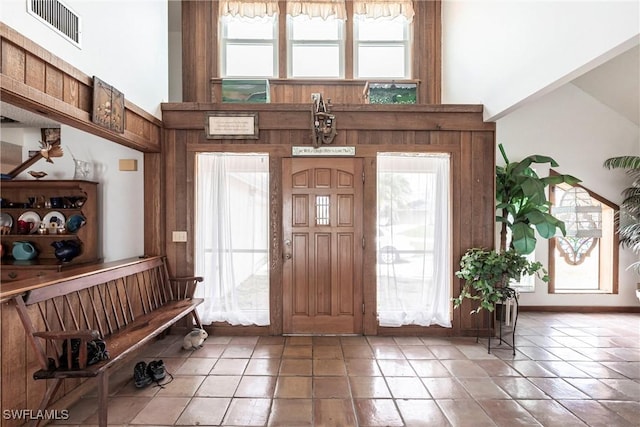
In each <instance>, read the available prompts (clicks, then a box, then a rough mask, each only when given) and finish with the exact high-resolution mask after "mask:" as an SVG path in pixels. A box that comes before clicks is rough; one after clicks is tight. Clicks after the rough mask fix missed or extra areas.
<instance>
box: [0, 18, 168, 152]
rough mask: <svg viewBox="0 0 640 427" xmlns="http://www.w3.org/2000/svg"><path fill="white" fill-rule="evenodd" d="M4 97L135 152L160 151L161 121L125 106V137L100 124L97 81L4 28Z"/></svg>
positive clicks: (0, 52)
mask: <svg viewBox="0 0 640 427" xmlns="http://www.w3.org/2000/svg"><path fill="white" fill-rule="evenodd" d="M125 95H126V94H125ZM0 97H1V98H2V100H3V101H4V102H8V103H10V104H13V105H15V106H17V107H20V108H23V109H25V110H29V111H31V112H34V113H36V114H39V115H43V116H45V117H48V118H50V119H52V120H55V121H58V122H60V123H63V124H67V125H69V126H73V127H75V128H78V129H81V130H83V131H85V132H88V133H91V134H94V135H98V136H100V137H102V138H105V139H108V140H110V141H114V142H117V143H119V144H122V145H124V146H127V147H130V148H133V149H135V150H139V151H142V152H159V151H160V130H161V128H162V122H161V121H160V120H158V119H157V118H156V117H154V116H152V115H151V114H149V113H147V112H146V111H144V110H142V109H141V108H139V107H137V106H136V105H135V104H133V103H131V102H129V101H126V100H125V131H124V133H122V134H121V133H118V132H113V131H111V130H108V129H105V128H103V127H101V126H98V125H96V124H94V123H93V122H92V121H91V109H92V105H93V78H92V77H90V76H88V75H86V74H83V73H82V72H80V71H79V70H78V69H76V68H74V67H72V66H71V65H69V64H68V63H66V62H64V61H63V60H62V59H60V58H58V57H56V56H54V55H53V54H51V53H50V52H48V51H46V50H45V49H43V48H42V47H40V46H39V45H37V44H35V43H34V42H32V41H31V40H29V39H27V38H26V37H24V36H23V35H21V34H20V33H18V32H17V31H15V30H13V29H12V28H11V27H9V26H7V25H6V24H4V23H2V22H0Z"/></svg>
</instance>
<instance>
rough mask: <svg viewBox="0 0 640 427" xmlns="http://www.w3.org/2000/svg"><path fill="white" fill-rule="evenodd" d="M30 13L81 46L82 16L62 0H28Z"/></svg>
mask: <svg viewBox="0 0 640 427" xmlns="http://www.w3.org/2000/svg"><path fill="white" fill-rule="evenodd" d="M27 5H28V10H29V13H30V14H31V15H33V16H35V17H36V18H38V19H39V20H41V21H42V22H44V23H45V24H47V25H48V26H50V27H51V28H53V29H54V30H55V31H57V32H58V33H59V34H60V35H61V36H62V37H64V38H65V39H67V40H68V41H70V42H71V43H73V44H74V45H76V46H77V47H80V16H78V14H76V13H75V12H74V11H73V10H71V8H70V7H69V6H67V5H66V4H64V3H63V2H61V1H60V0H27Z"/></svg>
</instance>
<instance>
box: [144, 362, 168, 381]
mask: <svg viewBox="0 0 640 427" xmlns="http://www.w3.org/2000/svg"><path fill="white" fill-rule="evenodd" d="M147 374H148V375H149V376H150V377H151V379H152V380H153V381H156V382H158V381H161V380H163V379H164V377H165V371H164V362H163V361H162V360H152V361H151V362H149V364H148V365H147Z"/></svg>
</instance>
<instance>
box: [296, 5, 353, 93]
mask: <svg viewBox="0 0 640 427" xmlns="http://www.w3.org/2000/svg"><path fill="white" fill-rule="evenodd" d="M295 18H296V17H293V16H291V15H289V14H286V31H285V37H286V39H287V40H286V42H287V49H286V59H285V62H286V64H287V78H288V79H327V80H341V79H344V78H345V69H346V65H345V64H346V50H345V46H346V38H347V30H346V26H347V23H346V22H345V21H344V20H342V19H335V20H336V21H340V22H341V24H340V25H339V27H338V40H294V39H293V38H292V37H291V35H292V34H293V25H294V19H295ZM311 19H322V18H311ZM298 45H300V46H336V45H337V46H338V52H339V54H338V76H336V77H334V76H294V75H293V48H294V47H295V46H298Z"/></svg>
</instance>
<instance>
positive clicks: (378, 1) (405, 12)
mask: <svg viewBox="0 0 640 427" xmlns="http://www.w3.org/2000/svg"><path fill="white" fill-rule="evenodd" d="M353 13H354V14H355V15H365V16H366V17H367V18H396V17H398V16H404V17H405V18H407V21H409V22H411V21H412V20H413V16H414V15H415V13H414V11H413V2H412V1H410V0H405V1H390V0H367V1H354V2H353Z"/></svg>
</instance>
